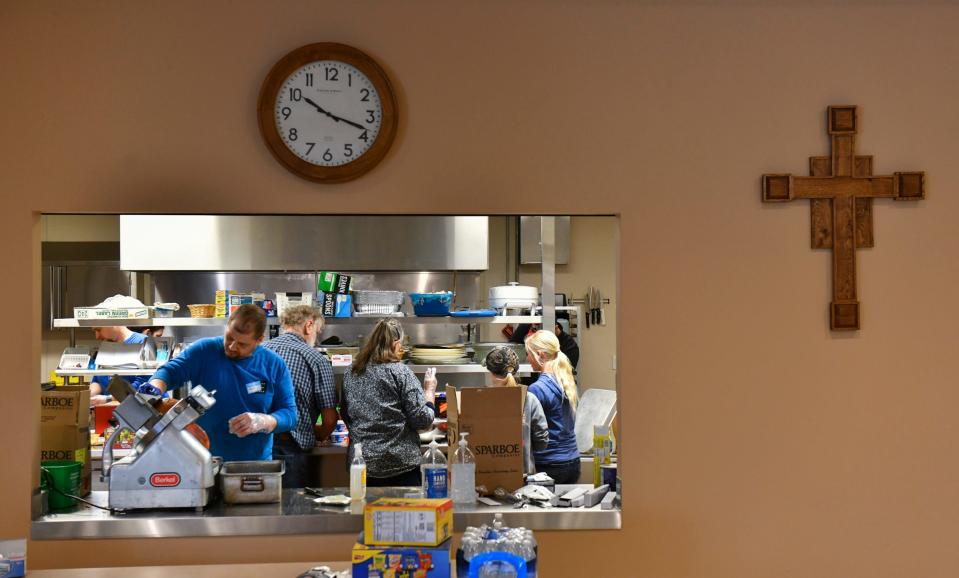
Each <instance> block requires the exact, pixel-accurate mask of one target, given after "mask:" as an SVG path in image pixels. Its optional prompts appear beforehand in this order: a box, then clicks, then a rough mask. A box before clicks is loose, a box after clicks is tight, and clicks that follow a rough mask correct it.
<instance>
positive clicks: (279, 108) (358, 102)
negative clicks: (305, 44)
mask: <svg viewBox="0 0 959 578" xmlns="http://www.w3.org/2000/svg"><path fill="white" fill-rule="evenodd" d="M273 114H274V117H275V121H276V131H277V133H278V135H279V137H280V139H281V140H282V141H283V144H284V145H285V146H286V148H287V149H289V150H290V152H291V153H293V154H294V155H296V156H297V157H298V158H300V159H302V160H303V161H306V162H307V163H309V164H311V165H314V166H317V167H338V166H342V165H346V164H349V163H351V162H354V161H356V160H357V159H359V158H360V157H362V156H363V155H364V154H365V153H366V152H368V151H369V150H370V147H371V146H373V144H374V143H375V142H376V139H377V136H378V135H379V134H380V127H381V124H382V122H383V105H382V102H381V100H380V95H379V93H378V92H377V90H376V87H375V86H374V85H373V82H371V81H370V79H369V78H368V77H367V76H366V74H364V73H363V72H361V71H360V70H359V69H357V68H356V67H355V66H353V65H351V64H348V63H346V62H341V61H338V60H317V61H314V62H309V63H307V64H305V65H303V66H301V67H299V68H298V69H296V70H295V71H293V72H292V73H291V74H290V75H289V76H287V77H286V80H284V81H283V83H282V84H281V85H280V87H279V91H278V92H277V95H276V99H275V101H274V106H273Z"/></svg>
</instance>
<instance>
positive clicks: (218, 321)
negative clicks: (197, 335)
mask: <svg viewBox="0 0 959 578" xmlns="http://www.w3.org/2000/svg"><path fill="white" fill-rule="evenodd" d="M226 321H227V318H226V317H141V318H139V319H74V318H72V317H68V318H64V319H54V320H53V326H54V327H55V328H59V329H79V328H84V327H119V326H121V325H122V326H124V327H225V326H226ZM266 323H267V325H279V324H280V321H279V319H277V318H276V317H267V318H266Z"/></svg>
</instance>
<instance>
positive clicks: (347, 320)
mask: <svg viewBox="0 0 959 578" xmlns="http://www.w3.org/2000/svg"><path fill="white" fill-rule="evenodd" d="M387 317H389V316H388V315H365V316H358V317H326V318H325V319H324V321H323V323H324V324H325V325H372V324H374V323H376V322H377V321H379V320H380V319H383V318H387ZM392 319H396V320H397V321H399V322H400V323H417V324H443V325H456V324H459V325H466V324H473V323H491V324H496V323H499V324H504V325H505V324H512V323H530V324H533V323H542V321H543V318H542V317H541V316H539V315H500V316H496V317H448V316H447V317H417V316H415V315H411V316H408V317H392ZM226 322H227V318H225V317H145V318H139V319H74V318H64V319H54V320H53V326H54V327H55V328H59V329H79V328H84V327H118V326H121V325H122V326H124V327H223V326H226ZM266 322H267V325H279V324H280V321H279V319H278V318H276V317H267V318H266Z"/></svg>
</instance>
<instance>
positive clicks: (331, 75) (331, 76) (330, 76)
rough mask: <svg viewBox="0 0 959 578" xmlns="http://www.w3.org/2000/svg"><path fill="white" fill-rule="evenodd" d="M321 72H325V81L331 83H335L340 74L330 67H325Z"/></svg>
mask: <svg viewBox="0 0 959 578" xmlns="http://www.w3.org/2000/svg"><path fill="white" fill-rule="evenodd" d="M323 70H325V71H326V79H327V80H332V81H337V80H339V74H340V71H339V70H337V69H335V68H331V67H329V66H327V67H326V68H324V69H323Z"/></svg>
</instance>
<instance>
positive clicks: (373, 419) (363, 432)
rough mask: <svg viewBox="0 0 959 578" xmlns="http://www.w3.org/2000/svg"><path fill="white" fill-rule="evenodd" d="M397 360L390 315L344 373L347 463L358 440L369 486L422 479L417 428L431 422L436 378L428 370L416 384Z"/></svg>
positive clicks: (399, 346) (398, 341) (397, 328)
mask: <svg viewBox="0 0 959 578" xmlns="http://www.w3.org/2000/svg"><path fill="white" fill-rule="evenodd" d="M402 359H403V327H402V326H401V325H400V324H399V322H398V321H397V320H395V319H381V320H380V321H378V322H377V324H376V326H375V327H374V328H373V332H372V333H371V334H370V337H369V339H368V340H367V342H366V344H365V345H364V346H363V349H361V350H360V352H359V353H358V354H357V356H356V359H354V360H353V366H352V367H351V368H350V371H348V372H346V375H344V376H343V404H342V407H341V408H340V414H341V415H342V417H343V421H344V422H346V424H347V426H348V427H349V430H350V450H349V455H348V457H347V461H346V463H351V462H352V461H353V448H354V446H355V444H357V443H362V444H363V458H364V459H365V460H366V471H367V478H366V483H367V485H368V486H370V487H378V486H419V485H420V484H421V483H422V478H421V476H420V436H419V434H417V433H416V431H417V430H421V429H426V428H428V427H430V426H432V425H433V418H434V417H435V416H436V406H435V405H434V398H435V395H436V378H435V377H433V376H434V375H435V373H433V372H432V371H431V372H428V373H427V377H426V379H425V380H424V382H423V385H422V386H420V382H419V380H417V379H416V376H415V375H414V374H413V370H411V369H410V368H409V367H407V366H406V365H404V364H403V363H402V362H401V360H402ZM431 369H432V368H431ZM433 371H435V370H433Z"/></svg>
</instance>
